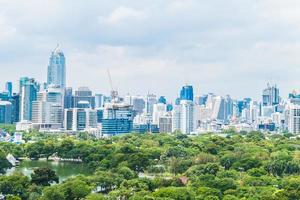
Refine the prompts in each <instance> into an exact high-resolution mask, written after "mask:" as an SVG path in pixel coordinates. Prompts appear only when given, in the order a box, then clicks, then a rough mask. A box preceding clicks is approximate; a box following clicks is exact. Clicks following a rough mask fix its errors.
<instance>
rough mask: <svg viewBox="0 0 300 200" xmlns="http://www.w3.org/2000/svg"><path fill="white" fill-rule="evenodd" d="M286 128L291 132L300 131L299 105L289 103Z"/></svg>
mask: <svg viewBox="0 0 300 200" xmlns="http://www.w3.org/2000/svg"><path fill="white" fill-rule="evenodd" d="M288 130H289V132H290V133H292V134H299V133H300V106H299V105H294V104H291V105H289V115H288Z"/></svg>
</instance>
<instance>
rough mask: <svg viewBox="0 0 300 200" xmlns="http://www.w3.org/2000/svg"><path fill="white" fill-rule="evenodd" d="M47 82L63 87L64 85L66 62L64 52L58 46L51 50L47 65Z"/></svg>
mask: <svg viewBox="0 0 300 200" xmlns="http://www.w3.org/2000/svg"><path fill="white" fill-rule="evenodd" d="M47 84H48V86H49V85H56V86H59V87H60V88H62V89H64V88H65V87H66V63H65V56H64V53H63V52H62V51H61V50H60V49H59V46H58V45H57V47H56V48H55V49H54V50H53V51H52V53H51V56H50V60H49V65H48V79H47Z"/></svg>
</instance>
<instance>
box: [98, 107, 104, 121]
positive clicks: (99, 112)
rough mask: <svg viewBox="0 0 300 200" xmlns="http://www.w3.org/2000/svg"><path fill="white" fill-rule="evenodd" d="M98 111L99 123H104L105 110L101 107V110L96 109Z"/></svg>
mask: <svg viewBox="0 0 300 200" xmlns="http://www.w3.org/2000/svg"><path fill="white" fill-rule="evenodd" d="M96 111H97V123H99V124H100V123H102V120H103V112H104V108H103V107H101V108H97V109H96Z"/></svg>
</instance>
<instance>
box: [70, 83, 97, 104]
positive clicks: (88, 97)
mask: <svg viewBox="0 0 300 200" xmlns="http://www.w3.org/2000/svg"><path fill="white" fill-rule="evenodd" d="M82 101H86V102H89V104H90V108H92V109H94V108H95V96H93V92H92V91H91V90H90V89H89V88H88V87H79V88H78V90H76V91H75V95H74V97H73V103H74V106H73V107H74V108H78V106H79V105H78V103H79V102H82Z"/></svg>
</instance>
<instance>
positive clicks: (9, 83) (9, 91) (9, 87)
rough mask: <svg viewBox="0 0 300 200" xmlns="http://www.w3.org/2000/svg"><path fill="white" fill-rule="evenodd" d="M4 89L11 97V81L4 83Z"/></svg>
mask: <svg viewBox="0 0 300 200" xmlns="http://www.w3.org/2000/svg"><path fill="white" fill-rule="evenodd" d="M5 91H6V92H8V97H9V98H11V97H12V82H7V83H6V84H5Z"/></svg>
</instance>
